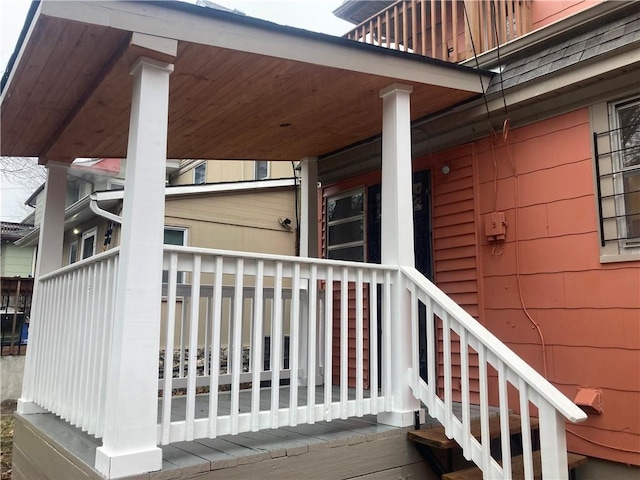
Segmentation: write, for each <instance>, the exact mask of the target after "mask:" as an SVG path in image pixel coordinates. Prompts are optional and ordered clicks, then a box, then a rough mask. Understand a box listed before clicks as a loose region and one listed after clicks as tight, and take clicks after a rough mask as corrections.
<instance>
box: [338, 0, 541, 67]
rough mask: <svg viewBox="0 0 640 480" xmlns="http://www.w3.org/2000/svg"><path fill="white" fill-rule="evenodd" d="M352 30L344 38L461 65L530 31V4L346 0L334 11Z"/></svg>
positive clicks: (510, 0)
mask: <svg viewBox="0 0 640 480" xmlns="http://www.w3.org/2000/svg"><path fill="white" fill-rule="evenodd" d="M334 13H335V14H336V15H337V16H339V17H341V18H343V19H345V20H348V21H351V22H353V23H356V24H357V26H356V27H354V28H353V29H352V30H351V31H349V32H347V33H346V34H345V35H344V37H345V38H348V39H351V40H356V41H359V42H363V43H368V44H371V45H378V46H381V47H385V48H388V49H392V50H400V51H403V52H410V53H413V54H416V55H421V56H425V57H431V58H437V59H439V60H444V61H447V62H461V61H464V60H467V59H468V58H473V56H474V55H480V54H481V53H484V52H486V51H488V50H491V49H493V48H495V47H496V46H499V45H502V44H504V43H506V42H508V41H511V40H515V39H516V38H519V37H522V36H523V35H525V34H527V33H529V32H530V31H531V29H532V21H531V0H500V1H497V2H495V1H468V0H453V1H451V0H448V1H445V0H442V1H440V0H397V1H378V2H358V1H347V2H345V3H344V4H343V5H342V6H340V7H339V8H338V9H337V10H336V11H335V12H334Z"/></svg>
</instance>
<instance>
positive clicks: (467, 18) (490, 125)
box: [462, 2, 495, 132]
mask: <svg viewBox="0 0 640 480" xmlns="http://www.w3.org/2000/svg"><path fill="white" fill-rule="evenodd" d="M462 8H463V10H464V18H465V20H466V21H467V30H468V31H469V39H470V40H471V49H472V50H473V58H474V60H475V61H476V70H477V72H478V78H479V79H480V87H481V88H482V99H483V100H484V108H485V110H486V111H487V120H488V121H489V128H490V129H491V131H492V132H495V130H494V129H493V125H492V124H491V113H490V112H489V103H488V102H487V91H486V90H485V88H484V81H483V80H482V73H480V62H479V61H478V53H477V52H476V44H475V41H474V40H473V32H472V30H471V24H470V23H469V14H468V12H467V5H466V2H463V3H462Z"/></svg>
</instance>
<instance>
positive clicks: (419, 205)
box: [367, 170, 433, 379]
mask: <svg viewBox="0 0 640 480" xmlns="http://www.w3.org/2000/svg"><path fill="white" fill-rule="evenodd" d="M381 190H382V188H381V185H380V184H378V185H373V186H371V187H369V188H368V190H367V202H368V204H367V261H368V262H371V263H381V256H382V255H381V197H382V194H381ZM430 199H431V176H430V172H429V171H428V170H424V171H421V172H416V173H414V174H413V235H414V236H413V242H414V250H415V262H416V269H417V270H418V271H419V272H420V273H422V274H423V275H424V276H425V277H427V278H428V279H429V280H433V262H432V257H431V252H432V247H431V205H430ZM381 296H382V292H381V289H380V287H378V298H381ZM381 321H382V310H381V305H380V303H378V338H379V339H380V338H381V334H382V324H381ZM425 323H426V310H425V307H424V305H420V308H419V330H420V331H419V334H420V376H422V378H424V379H426V376H427V363H426V348H427V347H426V342H425V330H426V327H425ZM381 345H382V341H380V342H378V349H379V351H378V372H380V371H381V364H380V362H381V357H382V355H381V353H382V352H381V351H380V348H381Z"/></svg>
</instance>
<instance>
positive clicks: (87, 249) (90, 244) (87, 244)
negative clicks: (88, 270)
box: [82, 235, 96, 260]
mask: <svg viewBox="0 0 640 480" xmlns="http://www.w3.org/2000/svg"><path fill="white" fill-rule="evenodd" d="M95 241H96V237H95V235H91V236H90V237H85V238H84V239H83V240H82V259H83V260H84V259H85V258H89V257H90V256H91V255H93V249H94V243H95Z"/></svg>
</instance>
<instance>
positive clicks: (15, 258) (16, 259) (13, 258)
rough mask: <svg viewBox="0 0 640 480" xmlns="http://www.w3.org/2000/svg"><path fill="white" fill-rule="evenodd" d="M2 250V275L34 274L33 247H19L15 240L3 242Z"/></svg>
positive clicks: (0, 266) (0, 265)
mask: <svg viewBox="0 0 640 480" xmlns="http://www.w3.org/2000/svg"><path fill="white" fill-rule="evenodd" d="M1 248H2V251H1V252H0V276H1V277H15V276H20V277H28V276H29V275H33V273H34V272H33V253H34V248H33V247H22V248H21V247H17V246H15V245H14V244H13V240H10V241H3V242H2V247H1Z"/></svg>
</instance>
